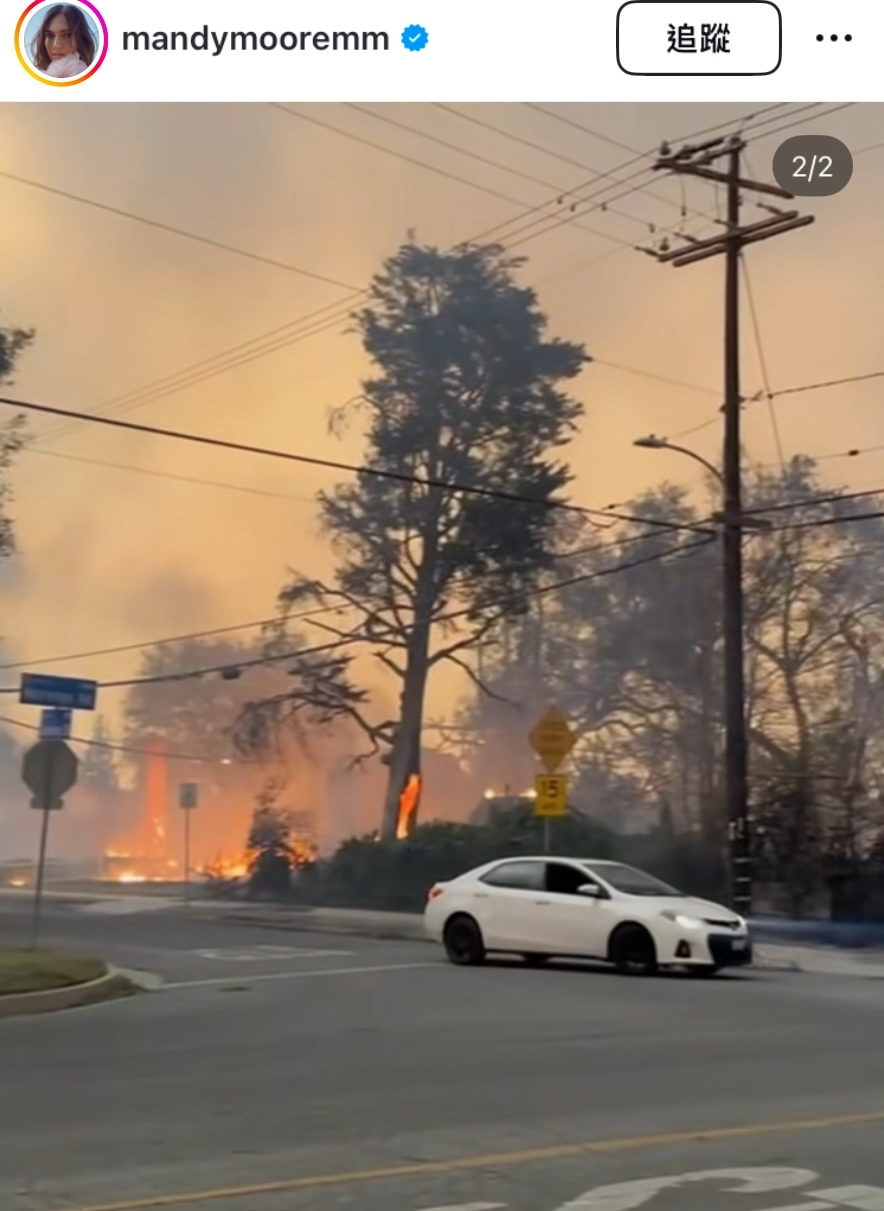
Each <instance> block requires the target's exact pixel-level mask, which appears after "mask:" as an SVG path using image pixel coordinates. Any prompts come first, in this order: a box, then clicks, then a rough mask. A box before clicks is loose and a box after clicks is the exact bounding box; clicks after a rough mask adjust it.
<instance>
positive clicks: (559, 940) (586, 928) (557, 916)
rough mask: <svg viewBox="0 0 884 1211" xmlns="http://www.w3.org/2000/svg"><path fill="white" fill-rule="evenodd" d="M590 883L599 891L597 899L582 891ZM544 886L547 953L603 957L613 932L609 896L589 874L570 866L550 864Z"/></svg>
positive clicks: (545, 943) (563, 863)
mask: <svg viewBox="0 0 884 1211" xmlns="http://www.w3.org/2000/svg"><path fill="white" fill-rule="evenodd" d="M588 883H589V884H593V885H594V886H595V887H597V888H598V890H599V893H600V894H599V897H598V898H597V899H596V898H593V897H592V896H587V895H583V894H581V893H580V892H579V891H578V888H580V887H583V886H585V885H586V884H588ZM544 885H545V888H546V894H545V897H544V899H545V900H546V904H545V905H544V909H543V914H544V915H543V918H542V919H543V921H544V922H545V930H544V938H543V947H542V949H543V952H544V953H546V954H560V955H581V956H586V957H588V958H601V957H603V956H604V954H605V951H606V949H607V937H608V931H609V928H610V918H609V913H608V912H607V911H606V908H607V905H608V904H609V902H610V901H609V897H608V895H607V892H605V890H604V889H603V888H602V887H601V885H600V884H599V883H598V882H597V881H596V880H595V879H593V878H592V876H591V875H589V874H587V872H586V871H585V870H583V869H581V868H580V867H578V866H572V865H571V864H570V863H567V862H547V864H546V872H545V876H544Z"/></svg>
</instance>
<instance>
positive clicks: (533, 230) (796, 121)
mask: <svg viewBox="0 0 884 1211" xmlns="http://www.w3.org/2000/svg"><path fill="white" fill-rule="evenodd" d="M818 104H819V103H818V102H814V103H813V104H811V105H807V106H803V107H800V108H799V109H798V110H795V111H793V113H792V115H790V117H791V118H792V119H793V120H791V121H790V122H789V123H788V125H787V126H782V127H778V128H777V130H784V129H789V128H791V127H794V126H800V125H802V124H803V123H805V122H809V121H812V120H813V119H814V118H818V117H826V116H827V114H829V113H834V112H837V110H838V109H842V108H845V106H835V107H834V108H833V109H831V110H826V111H824V113H823V114H810V115H806V116H805V117H802V118H796V114H800V113H802V112H803V110H807V109H811V110H812V109H816V108H817V107H818ZM850 104H853V102H851V103H850ZM470 120H471V121H472V120H476V121H478V119H472V118H470ZM767 121H769V119H765V120H764V121H761V122H757V123H754V124H751V125H745V124H744V126H745V129H747V130H749V131H756V130H757V129H758V128H760V127H762V126H764V125H765V124H766V122H767ZM728 125H732V123H723V124H722V126H728ZM710 129H711V128H710ZM774 133H776V131H766V130H765V131H763V132H762V133H760V134H756V136H755V138H756V140H759V139H764V138H768V137H769V136H770V135H771V134H774ZM696 137H697V135H685V136H682V138H681V139H676V140H674V142H676V143H678V142H683V141H685V140H689V139H692V138H696ZM654 154H655V151H653V150H652V151H650V152H647V153H645V154H643V155H636V156H634V157H633V159H632V160H631V161H627V162H626V163H625V164H623V165H621V167H620V170H622V168H627V167H629V166H631V164H634V163H636V162H638V161H639V160H642V159H646V158H647V157H648V156H650V155H654ZM614 171H619V170H614ZM651 171H653V170H652V169H651V168H650V167H648V168H642V169H639V170H638V171H637V172H635V173H633V174H631V176H629V177H626V178H622V179H621V183H626V182H628V181H630V180H631V179H632V178H635V177H643V176H644V175H645V174H646V172H651ZM609 175H610V174H609ZM591 183H592V182H588V184H591ZM606 188H610V187H609V186H608V187H606ZM641 188H642V186H641V185H632V186H631V187H630V189H629V190H627V191H626V193H621V194H617V195H616V196H615V197H614V198H611V199H609V201H619V200H620V198H622V197H625V196H627V194H628V193H630V192H635V191H636V190H639V189H641ZM592 197H593V195H591V196H590V198H587V199H584V200H583V201H585V202H589V201H591V200H592ZM576 205H582V202H581V203H577V204H576ZM542 209H543V207H535V208H534V210H533V211H529V212H527V213H528V214H533V213H537V212H538V211H539V210H542ZM574 210H576V206H575V207H572V211H574ZM526 217H527V216H526ZM574 217H575V214H570V215H568V216H565V217H564V218H561V217H560V218H558V219H557V220H555V221H553V222H552V223H550V222H549V219H550V216H549V215H538V217H537V218H536V219H534V220H532V222H530V223H528V224H526V225H525V226H523V227H522V228H520V229H518V230H517V231H516V232H515V233H513V232H510V233H509V234H508V236H507V239H508V240H509V241H510V243H509V247H510V248H513V247H517V246H518V245H519V244H520V243H525V242H527V240H529V239H536V238H539V237H540V236H543V235H548V234H549V233H550V232H552V231H555V230H557V229H558V228H559V227H561V226H563V225H564V224H566V223H570V222H573V221H574ZM544 223H546V224H547V225H546V226H545V227H542V225H543V224H544ZM538 228H542V229H540V230H538ZM492 230H493V229H492ZM526 233H530V234H526ZM484 234H490V232H488V233H483V235H484ZM514 235H515V236H519V235H521V236H523V238H522V239H521V240H517V241H514V239H513V237H514ZM480 238H481V237H480Z"/></svg>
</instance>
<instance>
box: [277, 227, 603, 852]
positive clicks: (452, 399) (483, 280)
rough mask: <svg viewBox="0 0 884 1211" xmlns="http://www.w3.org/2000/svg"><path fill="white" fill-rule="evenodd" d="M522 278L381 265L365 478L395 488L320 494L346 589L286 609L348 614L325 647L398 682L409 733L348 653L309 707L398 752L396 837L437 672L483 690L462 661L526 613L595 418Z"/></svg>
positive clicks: (463, 257)
mask: <svg viewBox="0 0 884 1211" xmlns="http://www.w3.org/2000/svg"><path fill="white" fill-rule="evenodd" d="M521 264H522V262H521V261H520V260H516V259H512V258H509V257H507V255H506V254H505V253H504V251H503V250H502V249H501V248H498V247H467V246H465V247H461V248H458V249H456V250H454V251H453V252H440V251H438V250H437V249H435V248H427V247H419V246H418V245H417V244H415V243H413V242H409V243H407V244H405V245H404V246H403V247H402V248H400V249H399V251H398V252H397V253H396V254H395V256H393V257H392V258H391V259H390V260H388V261H387V262H386V264H385V265H384V267H383V269H382V270H381V272H380V273H379V274H378V275H377V276H376V278H375V279H374V282H373V284H372V287H371V291H370V297H369V301H368V304H367V306H366V307H365V308H363V309H362V310H361V311H359V312H358V313H357V314H356V315H355V317H354V320H355V325H356V329H357V331H358V332H359V334H360V336H361V339H362V344H363V347H364V349H365V352H366V353H367V355H368V357H369V358H370V359H371V361H372V363H373V365H374V370H375V372H374V375H373V377H371V378H369V379H368V380H367V381H365V382H364V383H363V385H362V395H361V397H360V401H359V405H360V410H361V412H362V414H363V415H364V416H365V417H366V418H367V430H366V447H367V449H366V458H365V461H366V463H367V464H368V465H369V466H370V467H371V468H372V469H373V470H374V471H376V472H382V473H383V475H377V474H359V475H357V476H356V478H355V480H354V481H353V482H351V483H348V484H345V485H340V486H338V487H337V488H335V489H334V490H333V491H331V492H329V493H321V494H320V496H319V505H320V514H321V520H322V524H323V527H324V529H325V531H326V533H327V534H328V535H329V537H330V538H331V540H332V543H333V545H334V548H335V549H336V551H337V553H338V556H339V562H338V565H337V569H336V573H335V576H334V579H333V581H332V582H331V583H329V584H325V583H320V582H318V581H316V580H313V579H310V578H307V577H304V576H301V575H295V576H294V577H293V578H292V579H291V581H290V582H289V583H288V584H287V585H286V586H285V587H284V589H283V590H282V593H281V596H280V602H281V605H282V608H283V611H288V610H291V609H292V608H293V607H294V606H295V605H296V604H297V605H300V604H302V603H304V602H305V600H312V601H315V602H318V603H320V604H322V605H328V606H335V605H337V606H339V607H342V608H343V609H345V610H346V611H347V612H348V613H349V616H350V619H351V620H352V625H350V626H346V627H340V626H334V625H333V624H332V623H331V622H326V623H325V624H324V625H325V627H326V629H327V631H329V632H331V633H332V634H336V635H338V636H339V637H341V639H342V640H345V641H347V642H348V643H352V642H353V641H354V639H355V640H358V641H359V642H360V643H362V644H364V645H367V646H368V648H369V649H370V651H371V653H372V655H373V656H374V657H375V658H376V660H377V661H379V662H380V664H381V665H382V666H383V667H384V669H386V670H387V672H388V673H389V674H390V675H391V676H392V677H393V678H394V679H395V682H396V683H398V691H399V695H398V696H399V707H398V711H397V717H396V718H395V719H392V720H372V719H371V718H370V717H369V712H368V711H367V710H366V709H365V707H366V705H367V701H368V700H367V695H366V694H365V692H364V691H360V690H359V689H358V688H357V687H356V686H355V685H354V683H353V681H352V680H351V672H352V670H351V669H350V662H351V659H352V656H351V652H352V651H353V649H352V648H350V649H349V650H348V649H344V655H343V656H342V657H341V659H340V665H339V668H338V670H337V675H336V677H335V679H334V681H333V682H329V680H328V679H327V677H325V674H324V671H323V676H322V677H321V678H318V679H316V678H315V679H314V681H313V687H312V691H311V692H312V700H313V702H314V703H316V702H320V703H322V702H324V703H325V704H327V705H328V706H329V708H330V709H331V711H332V713H334V711H336V710H337V711H339V712H340V713H342V714H345V715H348V716H349V717H350V718H351V719H354V720H355V721H356V722H357V723H358V724H359V725H360V726H361V727H362V729H363V730H364V731H365V732H366V733H367V735H368V736H369V737H370V739H371V744H372V751H373V752H377V751H378V749H379V747H380V746H381V745H384V746H385V747H387V746H388V747H387V751H386V753H385V759H386V761H387V763H388V766H389V779H388V789H387V794H386V800H385V804H384V811H383V823H382V835H383V836H384V837H392V836H394V835H395V834H396V830H397V823H398V822H399V820H400V816H401V813H403V811H404V808H405V806H406V804H405V798H410V799H411V800H412V802H410V803H409V804H408V807H409V809H410V810H409V811H408V813H407V814H408V818H409V820H410V825H409V827H413V826H414V822H415V820H416V818H417V813H416V803H415V802H414V798H415V796H417V795H419V791H420V777H421V771H420V738H421V731H422V723H423V710H424V697H425V692H426V686H427V679H428V676H429V674H430V672H431V670H432V669H433V668H434V667H436V666H438V665H439V664H440V663H441V662H442V661H447V662H450V663H453V664H456V665H458V666H459V667H460V668H461V669H463V670H464V671H465V672H467V674H468V675H470V676H473V677H475V674H474V672H473V671H472V668H471V666H470V665H469V663H467V661H466V660H465V656H466V654H467V653H468V652H469V651H470V650H471V649H475V648H476V645H477V644H479V643H481V641H482V638H483V636H484V635H486V634H487V633H488V632H489V631H490V630H491V629H492V628H493V627H494V626H495V624H496V623H497V621H498V620H499V619H500V618H501V617H503V616H507V615H512V614H514V613H518V612H519V611H520V610H522V609H523V608H524V605H525V601H526V592H527V590H528V589H529V587H530V585H531V584H532V582H533V581H534V579H535V577H536V576H537V574H538V571H539V570H541V569H542V568H544V567H545V566H547V565H548V563H549V560H550V557H551V555H552V553H553V552H554V550H555V546H556V542H557V538H558V520H557V514H556V511H555V510H554V509H552V508H550V507H549V504H550V501H552V500H553V498H557V497H558V495H559V493H561V491H562V490H563V489H564V488H565V487H566V485H567V484H568V483H569V481H570V478H571V476H570V473H569V471H568V468H567V466H565V465H564V464H563V463H562V462H561V461H558V459H557V451H558V450H559V449H560V448H561V447H562V446H563V445H565V444H566V443H567V441H568V440H569V439H570V436H571V433H572V431H573V429H574V427H575V423H576V421H577V420H578V418H579V417H580V416H581V415H582V411H583V409H582V405H581V404H579V403H578V402H577V401H576V400H574V399H573V398H571V397H570V396H569V395H568V394H567V393H566V392H565V391H564V390H563V389H562V385H563V384H564V383H566V382H568V381H569V380H572V379H574V378H576V377H577V375H578V374H579V373H580V370H581V368H582V367H583V365H584V364H585V363H586V362H588V361H589V360H590V359H589V358H588V356H587V355H586V353H585V351H584V349H583V347H582V346H581V345H578V344H572V343H568V342H564V341H560V340H556V339H550V338H548V337H547V334H546V327H547V322H546V318H545V316H544V315H543V313H542V312H541V310H540V308H539V306H538V301H537V297H536V295H535V293H534V291H533V290H531V289H528V288H525V287H522V286H520V285H519V284H518V283H517V281H516V279H515V273H516V271H517V270H518V268H519V267H520V265H521ZM411 477H416V478H411ZM447 485H471V486H473V487H474V488H475V489H476V491H474V492H473V493H466V492H461V491H457V490H449V489H448V488H447ZM495 492H497V493H500V494H509V497H510V498H503V499H502V498H501V496H495V495H494V493H495ZM512 497H515V498H516V499H512ZM521 498H527V499H528V500H529V501H530V502H531V503H527V504H526V503H524V501H523V500H521ZM452 613H455V614H456V615H457V618H456V621H454V620H451V621H450V619H451V615H452ZM308 681H309V677H307V676H302V677H301V686H302V687H303V686H304V685H306V684H307V682H308ZM300 695H301V691H300V690H299V691H298V692H297V693H296V694H295V695H293V696H292V698H293V699H296V700H299V701H301V700H303V699H302V698H301V697H299V696H300ZM404 797H405V798H404Z"/></svg>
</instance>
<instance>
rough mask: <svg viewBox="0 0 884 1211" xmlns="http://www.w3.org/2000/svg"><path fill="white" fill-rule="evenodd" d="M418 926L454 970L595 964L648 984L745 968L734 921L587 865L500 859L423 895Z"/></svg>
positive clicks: (594, 863) (637, 873)
mask: <svg viewBox="0 0 884 1211" xmlns="http://www.w3.org/2000/svg"><path fill="white" fill-rule="evenodd" d="M424 922H425V925H426V929H427V934H428V936H429V937H430V938H431V939H433V940H434V941H437V942H441V943H442V945H443V946H444V947H445V951H446V953H447V955H448V958H449V959H450V960H451V962H452V963H458V964H461V965H468V964H476V963H481V962H483V961H484V959H485V956H486V954H488V953H489V952H498V953H502V954H517V955H521V956H522V957H523V958H524V959H526V960H527V961H528V962H529V963H533V964H535V965H540V964H542V963H544V962H546V960H547V959H549V958H552V957H553V956H557V957H559V958H581V959H597V960H600V961H602V962H607V963H612V964H613V965H614V966H615V967H616V968H618V970H620V971H624V972H632V973H635V974H651V973H653V972H655V971H656V970H657V968H658V967H685V968H691V969H694V970H696V971H697V972H698V973H703V974H712V973H714V972H716V971H718V970H719V969H720V968H722V967H735V966H744V965H745V964H747V963H751V962H752V940H751V938H750V936H749V930H748V928H747V926H746V922H745V921H744V920H743V918H742V917H738V916H737V915H736V914H735V913H733V912H731V910H730V909H728V908H723V907H722V906H721V905H720V904H713V903H711V902H710V901H708V900H697V899H694V898H692V897H691V896H685V895H682V894H681V892H678V891H676V889H675V888H674V887H669V886H668V884H666V883H661V882H660V880H659V879H655V878H654V877H653V876H652V875H649V874H646V873H645V872H644V871H641V870H637V869H636V868H635V867H633V866H626V865H624V864H623V863H621V862H608V861H602V860H596V859H592V858H586V859H584V858H551V857H540V858H533V857H531V858H505V859H501V860H498V861H496V862H487V863H486V864H485V865H484V866H479V867H476V869H475V870H471V871H468V872H467V873H466V874H463V875H460V876H459V877H458V878H456V879H452V880H450V881H449V882H447V883H436V884H435V886H434V887H432V888H431V889H430V893H429V898H428V900H427V906H426V909H425V910H424Z"/></svg>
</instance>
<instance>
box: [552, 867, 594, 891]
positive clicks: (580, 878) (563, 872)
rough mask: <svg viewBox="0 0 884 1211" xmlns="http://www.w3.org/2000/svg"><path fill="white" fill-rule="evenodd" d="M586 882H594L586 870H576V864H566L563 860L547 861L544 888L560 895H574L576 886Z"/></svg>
mask: <svg viewBox="0 0 884 1211" xmlns="http://www.w3.org/2000/svg"><path fill="white" fill-rule="evenodd" d="M587 883H593V884H594V883H595V879H592V878H590V876H589V875H588V874H587V873H586V871H583V870H578V869H577V867H576V866H566V865H565V864H564V862H547V864H546V890H547V891H552V892H556V893H557V894H558V895H560V896H576V895H577V889H578V887H584V886H585V885H586V884H587Z"/></svg>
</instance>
